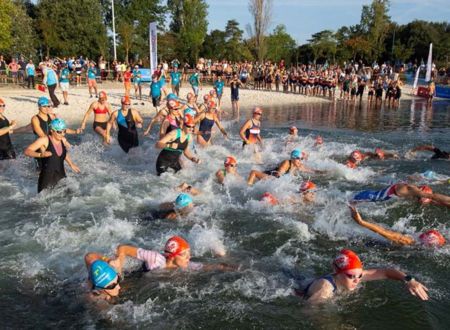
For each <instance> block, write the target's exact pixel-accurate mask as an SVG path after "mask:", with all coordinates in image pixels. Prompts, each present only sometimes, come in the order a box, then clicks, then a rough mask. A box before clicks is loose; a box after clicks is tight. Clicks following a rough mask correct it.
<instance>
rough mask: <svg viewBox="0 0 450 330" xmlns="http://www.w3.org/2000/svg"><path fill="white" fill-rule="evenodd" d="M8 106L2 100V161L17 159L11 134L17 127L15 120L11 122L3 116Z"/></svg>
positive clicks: (0, 138) (0, 101)
mask: <svg viewBox="0 0 450 330" xmlns="http://www.w3.org/2000/svg"><path fill="white" fill-rule="evenodd" d="M5 108H6V104H5V102H4V101H3V99H1V98H0V160H5V159H15V158H16V152H15V151H14V147H13V145H12V142H11V138H10V134H12V133H13V132H14V131H13V130H14V128H15V127H16V125H17V122H16V121H15V120H11V122H10V121H9V120H8V119H7V118H6V117H5V116H4V115H3V114H4V113H5Z"/></svg>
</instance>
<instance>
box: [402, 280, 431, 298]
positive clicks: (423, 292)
mask: <svg viewBox="0 0 450 330" xmlns="http://www.w3.org/2000/svg"><path fill="white" fill-rule="evenodd" d="M406 286H407V288H408V290H409V292H410V293H411V294H412V295H413V296H416V297H419V298H420V299H422V300H428V293H427V292H428V288H427V287H426V286H425V285H423V284H422V283H420V282H419V281H416V280H414V279H412V280H411V281H409V282H407V283H406Z"/></svg>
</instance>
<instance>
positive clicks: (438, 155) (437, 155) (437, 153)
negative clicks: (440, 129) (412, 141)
mask: <svg viewBox="0 0 450 330" xmlns="http://www.w3.org/2000/svg"><path fill="white" fill-rule="evenodd" d="M433 152H434V155H433V157H431V159H450V153H449V152H447V151H442V150H441V149H439V148H434V150H433Z"/></svg>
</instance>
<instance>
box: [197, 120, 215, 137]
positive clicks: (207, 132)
mask: <svg viewBox="0 0 450 330" xmlns="http://www.w3.org/2000/svg"><path fill="white" fill-rule="evenodd" d="M214 123H215V121H214V119H209V118H207V117H206V116H205V118H204V119H202V121H201V122H200V127H199V129H198V130H199V132H200V134H201V136H202V137H203V139H204V140H205V141H206V142H209V140H210V139H211V129H212V127H213V126H214Z"/></svg>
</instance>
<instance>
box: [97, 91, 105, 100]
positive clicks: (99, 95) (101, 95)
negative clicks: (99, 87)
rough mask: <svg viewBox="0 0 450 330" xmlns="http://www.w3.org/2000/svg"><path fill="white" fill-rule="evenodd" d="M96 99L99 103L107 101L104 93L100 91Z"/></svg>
mask: <svg viewBox="0 0 450 330" xmlns="http://www.w3.org/2000/svg"><path fill="white" fill-rule="evenodd" d="M98 99H99V100H100V101H102V100H105V101H106V99H107V96H106V92H105V91H100V93H98Z"/></svg>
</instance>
